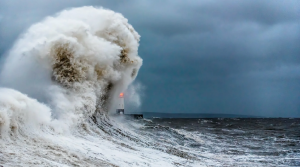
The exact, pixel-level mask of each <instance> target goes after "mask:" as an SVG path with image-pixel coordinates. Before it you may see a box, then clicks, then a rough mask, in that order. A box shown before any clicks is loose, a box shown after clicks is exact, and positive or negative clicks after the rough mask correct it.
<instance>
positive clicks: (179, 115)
mask: <svg viewBox="0 0 300 167" xmlns="http://www.w3.org/2000/svg"><path fill="white" fill-rule="evenodd" d="M128 114H129V113H128ZM132 114H143V116H144V118H264V117H261V116H253V115H237V114H208V113H157V112H140V113H132Z"/></svg>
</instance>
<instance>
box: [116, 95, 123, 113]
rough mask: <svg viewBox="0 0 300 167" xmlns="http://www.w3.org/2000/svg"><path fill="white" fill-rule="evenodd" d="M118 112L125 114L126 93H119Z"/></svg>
mask: <svg viewBox="0 0 300 167" xmlns="http://www.w3.org/2000/svg"><path fill="white" fill-rule="evenodd" d="M117 113H118V114H124V93H120V95H119V99H118V106H117Z"/></svg>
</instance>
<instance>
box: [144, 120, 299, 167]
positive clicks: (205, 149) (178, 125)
mask: <svg viewBox="0 0 300 167" xmlns="http://www.w3.org/2000/svg"><path fill="white" fill-rule="evenodd" d="M142 122H143V123H144V126H143V128H142V129H143V130H142V131H147V132H149V133H151V134H152V136H155V137H154V138H156V139H157V140H158V141H160V142H162V143H164V142H166V143H173V145H177V147H187V148H189V149H191V150H190V151H189V152H192V153H193V156H194V157H196V158H199V159H201V161H202V162H206V163H204V164H205V165H208V166H210V165H212V166H215V165H216V166H300V119H299V118H297V119H296V118H295V119H292V118H290V119H289V118H211V119H203V118H202V119H179V118H175V119H166V118H163V119H160V118H156V119H150V120H147V121H142Z"/></svg>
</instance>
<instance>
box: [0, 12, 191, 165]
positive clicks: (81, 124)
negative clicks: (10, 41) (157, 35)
mask: <svg viewBox="0 0 300 167" xmlns="http://www.w3.org/2000/svg"><path fill="white" fill-rule="evenodd" d="M139 40H140V36H139V34H138V33H137V32H136V31H135V30H134V28H133V27H132V26H131V25H130V24H128V21H127V19H126V18H124V17H123V16H122V15H121V14H119V13H115V12H113V11H111V10H106V9H103V8H94V7H81V8H74V9H69V10H64V11H62V12H60V13H58V14H56V15H55V16H53V17H47V18H45V19H44V20H43V21H41V22H40V23H37V24H34V25H33V26H31V27H30V28H29V29H28V30H27V31H26V32H25V33H24V34H23V35H21V36H20V38H19V39H18V40H17V42H16V43H15V44H14V46H13V48H12V49H11V50H10V52H9V53H8V56H7V58H6V60H5V63H4V66H3V69H2V71H1V76H0V77H1V78H0V79H1V88H0V164H5V165H8V166H16V165H20V164H21V165H25V166H32V165H42V166H63V165H67V166H173V165H176V164H177V165H178V164H181V163H182V162H185V163H184V165H188V164H187V162H189V161H187V159H192V157H191V156H189V155H188V154H187V153H186V152H184V151H181V150H177V149H175V148H174V147H172V143H170V144H167V145H165V146H164V147H162V144H160V143H157V142H156V141H153V140H151V139H149V136H147V134H143V135H141V134H138V133H136V131H135V129H136V128H137V127H140V126H142V125H140V124H135V123H134V122H132V123H128V122H130V121H128V119H124V118H118V117H111V116H109V115H110V113H111V111H113V110H114V105H115V104H114V103H115V99H116V98H117V95H118V94H119V92H121V91H124V90H126V89H127V88H128V86H129V85H130V84H131V83H132V82H133V81H134V79H135V78H136V76H137V74H138V71H139V68H140V67H141V65H142V59H141V58H140V57H139V56H138V46H139ZM130 90H135V89H134V88H133V89H130ZM21 92H22V93H21ZM135 99H137V98H135ZM158 155H159V156H158Z"/></svg>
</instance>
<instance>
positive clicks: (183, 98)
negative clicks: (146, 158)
mask: <svg viewBox="0 0 300 167" xmlns="http://www.w3.org/2000/svg"><path fill="white" fill-rule="evenodd" d="M89 5H92V6H103V7H104V8H108V9H111V10H114V11H116V12H120V13H122V14H123V15H124V16H125V17H126V18H128V20H129V23H130V24H132V25H133V27H134V28H135V29H136V31H137V32H138V33H139V34H140V35H141V42H140V47H139V55H140V56H141V57H142V58H143V59H144V63H143V66H142V68H141V70H140V72H139V75H138V77H137V81H138V82H140V83H142V84H143V85H144V89H143V91H142V94H143V104H142V106H141V108H140V110H141V111H146V112H181V113H223V114H242V115H254V116H268V117H300V1H298V0H294V1H293V0H285V1H280V0H266V1H261V0H251V1H250V0H249V1H245V0H232V1H231V0H226V1H214V0H187V1H181V0H152V1H150V0H131V1H126V2H125V1H117V0H110V1H101V0H85V1H82V0H69V1H67V0H64V1H61V0H51V1H50V0H49V1H39V0H32V1H28V0H27V1H25V0H24V1H17V0H3V1H0V55H1V56H2V58H3V57H4V56H5V54H6V53H7V52H8V50H9V48H10V47H11V46H12V45H13V43H14V41H15V40H16V39H17V38H18V36H19V35H20V34H21V33H22V32H24V31H25V30H26V29H27V28H28V27H29V26H30V25H32V24H33V23H36V22H38V21H41V20H42V19H43V18H44V17H46V16H48V15H53V14H55V13H57V12H59V11H61V10H63V9H66V8H72V7H79V6H89Z"/></svg>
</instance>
